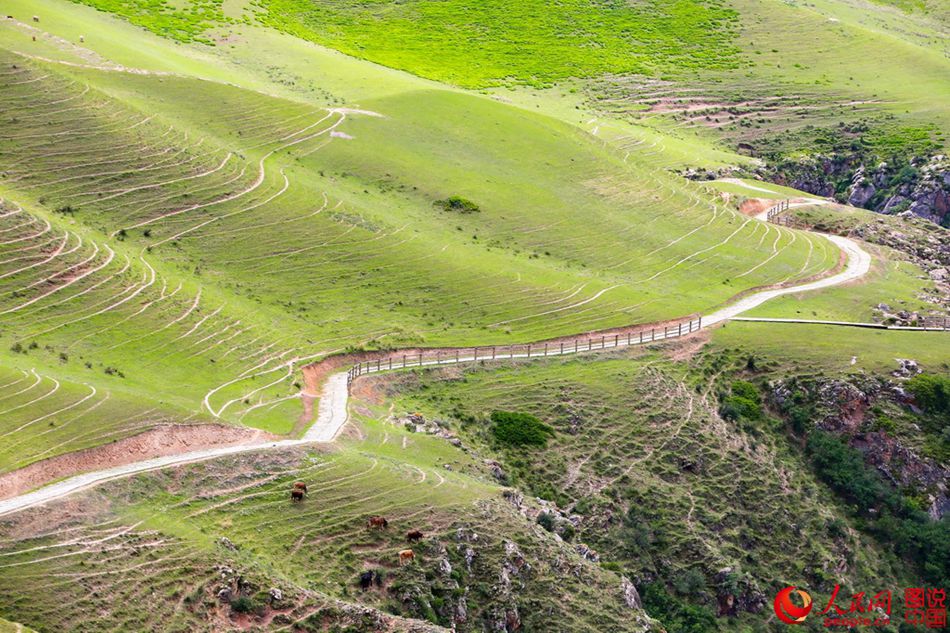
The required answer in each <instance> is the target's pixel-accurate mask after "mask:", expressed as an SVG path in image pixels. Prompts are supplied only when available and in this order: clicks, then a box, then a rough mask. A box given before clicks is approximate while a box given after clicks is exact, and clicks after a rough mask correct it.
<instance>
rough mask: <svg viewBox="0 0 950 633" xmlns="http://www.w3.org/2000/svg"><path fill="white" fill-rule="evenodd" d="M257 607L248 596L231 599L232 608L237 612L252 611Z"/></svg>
mask: <svg viewBox="0 0 950 633" xmlns="http://www.w3.org/2000/svg"><path fill="white" fill-rule="evenodd" d="M256 609H257V604H255V603H254V600H252V599H251V598H249V597H247V596H241V597H239V598H235V599H234V600H232V601H231V610H232V611H234V612H235V613H251V612H253V611H255V610H256Z"/></svg>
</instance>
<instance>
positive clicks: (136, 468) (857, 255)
mask: <svg viewBox="0 0 950 633" xmlns="http://www.w3.org/2000/svg"><path fill="white" fill-rule="evenodd" d="M757 219H760V220H764V218H757ZM824 237H826V238H828V239H829V240H831V241H832V242H834V243H835V244H836V245H837V246H838V247H839V248H841V250H842V251H843V252H844V253H845V254H846V256H847V263H846V265H845V268H844V270H842V271H841V272H839V273H837V274H835V275H832V276H831V277H826V278H824V279H819V280H817V281H812V282H808V283H804V284H800V285H797V286H791V287H787V288H777V289H771V290H762V291H759V292H755V293H752V294H750V295H747V296H745V297H742V298H740V299H738V300H737V301H736V302H735V303H733V304H731V305H729V306H727V307H725V308H722V309H720V310H717V311H715V312H713V313H712V314H709V315H707V316H704V317H703V319H702V327H703V328H707V327H710V326H712V325H715V324H717V323H721V322H723V321H726V320H729V319H731V318H733V317H735V316H738V315H739V314H741V313H743V312H746V311H748V310H751V309H752V308H755V307H757V306H759V305H761V304H763V303H765V302H766V301H768V300H769V299H773V298H775V297H779V296H782V295H787V294H794V293H799V292H808V291H812V290H820V289H822V288H829V287H832V286H837V285H840V284H844V283H848V282H850V281H853V280H855V279H858V278H860V277H862V276H864V275H865V274H867V272H868V271H869V270H870V267H871V256H870V255H869V254H868V253H867V252H866V251H864V250H863V249H862V248H861V246H860V245H859V244H858V243H857V242H855V241H854V240H851V239H848V238H846V237H840V236H837V235H825V236H824ZM792 321H794V320H792ZM462 360H463V361H464V360H467V359H462ZM472 360H473V361H474V359H472ZM482 360H483V359H482ZM348 399H349V384H348V380H347V373H346V372H345V371H344V372H339V373H334V374H331V375H330V376H329V377H328V378H327V380H326V382H325V383H324V385H323V389H322V392H321V394H320V403H319V406H318V412H317V416H316V420H315V422H314V424H313V425H312V426H311V427H310V428H309V429H308V430H307V431H306V433H305V434H304V435H303V437H302V438H301V439H298V440H281V441H276V442H274V441H271V442H264V443H254V444H242V445H237V446H227V447H219V448H213V449H206V450H198V451H193V452H187V453H180V454H178V455H169V456H165V457H157V458H154V459H147V460H144V461H140V462H134V463H131V464H126V465H123V466H116V467H114V468H107V469H104V470H97V471H93V472H88V473H84V474H81V475H76V476H74V477H70V478H68V479H64V480H62V481H59V482H57V483H54V484H51V485H49V486H46V487H43V488H39V489H37V490H34V491H32V492H28V493H25V494H22V495H19V496H16V497H11V498H9V499H5V500H2V501H0V516H3V515H6V514H10V513H13V512H18V511H20V510H24V509H26V508H31V507H34V506H37V505H41V504H43V503H46V502H48V501H52V500H54V499H59V498H62V497H66V496H68V495H71V494H73V493H75V492H78V491H80V490H84V489H87V488H90V487H93V486H95V485H97V484H100V483H103V482H106V481H110V480H113V479H119V478H122V477H126V476H129V475H133V474H136V473H142V472H147V471H150V470H157V469H161V468H166V467H168V466H175V465H179V464H185V463H190V462H198V461H204V460H207V459H213V458H215V457H222V456H225V455H235V454H239V453H246V452H252V451H258V450H271V449H283V448H290V447H295V446H300V445H303V444H312V443H326V442H332V441H333V440H334V439H336V437H337V436H338V435H339V433H340V431H341V430H342V428H343V426H344V425H345V424H346V421H347V420H348V418H349V413H348V410H347V402H348Z"/></svg>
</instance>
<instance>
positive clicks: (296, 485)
mask: <svg viewBox="0 0 950 633" xmlns="http://www.w3.org/2000/svg"><path fill="white" fill-rule="evenodd" d="M294 490H303V491H304V492H307V484H305V483H304V482H302V481H298V482H295V483H294Z"/></svg>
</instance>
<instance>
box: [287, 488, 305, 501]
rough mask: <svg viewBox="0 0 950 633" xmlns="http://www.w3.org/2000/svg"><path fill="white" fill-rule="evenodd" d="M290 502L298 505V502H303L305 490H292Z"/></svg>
mask: <svg viewBox="0 0 950 633" xmlns="http://www.w3.org/2000/svg"><path fill="white" fill-rule="evenodd" d="M290 500H291V501H292V502H294V503H297V502H298V501H303V490H297V489H296V488H294V489H293V490H291V491H290Z"/></svg>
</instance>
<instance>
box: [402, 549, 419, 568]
mask: <svg viewBox="0 0 950 633" xmlns="http://www.w3.org/2000/svg"><path fill="white" fill-rule="evenodd" d="M415 559H416V553H415V552H414V551H412V550H411V549H404V550H402V551H401V552H399V564H400V565H408V564H409V563H411V562H412V561H414V560H415Z"/></svg>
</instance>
